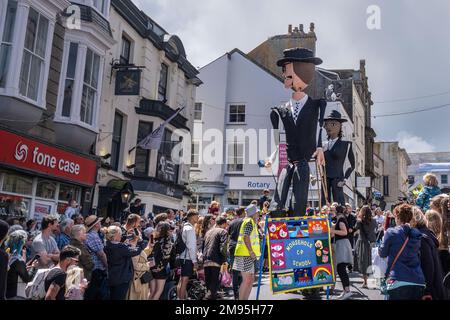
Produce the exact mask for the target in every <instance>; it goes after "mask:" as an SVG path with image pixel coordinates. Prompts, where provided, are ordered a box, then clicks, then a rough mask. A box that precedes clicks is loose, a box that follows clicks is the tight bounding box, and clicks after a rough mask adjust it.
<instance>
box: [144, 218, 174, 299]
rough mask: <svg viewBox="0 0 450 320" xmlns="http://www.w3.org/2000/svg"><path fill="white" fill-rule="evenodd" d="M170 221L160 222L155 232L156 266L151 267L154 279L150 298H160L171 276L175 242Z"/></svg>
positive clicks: (151, 283)
mask: <svg viewBox="0 0 450 320" xmlns="http://www.w3.org/2000/svg"><path fill="white" fill-rule="evenodd" d="M170 230H171V226H170V223H169V222H167V221H165V222H161V223H158V225H157V226H156V232H155V242H154V245H153V252H152V257H153V259H154V266H153V267H152V268H151V269H150V270H151V272H152V276H153V280H152V281H151V282H150V297H149V299H150V300H159V298H160V297H161V294H162V293H163V291H164V286H165V284H166V281H167V279H168V278H169V275H170V272H169V269H168V267H169V261H170V258H171V255H172V254H173V242H172V239H171V232H170Z"/></svg>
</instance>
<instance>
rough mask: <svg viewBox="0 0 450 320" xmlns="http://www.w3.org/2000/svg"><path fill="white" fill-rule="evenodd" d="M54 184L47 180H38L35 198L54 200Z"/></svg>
mask: <svg viewBox="0 0 450 320" xmlns="http://www.w3.org/2000/svg"><path fill="white" fill-rule="evenodd" d="M55 194H56V183H54V182H51V181H48V180H42V179H39V180H38V184H37V189H36V196H37V197H40V198H45V199H55Z"/></svg>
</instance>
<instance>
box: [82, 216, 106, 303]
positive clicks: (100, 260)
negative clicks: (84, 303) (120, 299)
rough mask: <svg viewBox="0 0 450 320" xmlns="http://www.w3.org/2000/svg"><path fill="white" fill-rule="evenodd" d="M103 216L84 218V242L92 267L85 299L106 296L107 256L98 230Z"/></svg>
mask: <svg viewBox="0 0 450 320" xmlns="http://www.w3.org/2000/svg"><path fill="white" fill-rule="evenodd" d="M102 220H103V218H99V217H97V216H94V215H91V216H89V217H87V218H86V221H85V223H86V224H85V225H86V231H87V234H86V241H85V242H84V244H85V246H86V248H87V249H88V251H89V253H90V255H91V257H92V261H93V262H94V267H93V270H92V274H91V280H90V282H89V286H88V287H87V289H86V292H85V294H84V299H85V300H106V299H107V297H108V286H107V281H106V278H107V268H108V263H107V258H106V254H105V251H104V245H103V241H102V240H101V239H100V235H99V231H100V228H101V227H102V226H101V222H102Z"/></svg>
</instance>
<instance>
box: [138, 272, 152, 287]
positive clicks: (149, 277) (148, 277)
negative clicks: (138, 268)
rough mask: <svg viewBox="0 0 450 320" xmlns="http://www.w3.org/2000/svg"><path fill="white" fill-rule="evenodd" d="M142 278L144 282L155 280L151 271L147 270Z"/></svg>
mask: <svg viewBox="0 0 450 320" xmlns="http://www.w3.org/2000/svg"><path fill="white" fill-rule="evenodd" d="M140 279H141V283H142V284H146V283H150V281H152V280H153V275H152V273H151V272H150V271H145V272H144V274H143V275H142V276H141V277H140Z"/></svg>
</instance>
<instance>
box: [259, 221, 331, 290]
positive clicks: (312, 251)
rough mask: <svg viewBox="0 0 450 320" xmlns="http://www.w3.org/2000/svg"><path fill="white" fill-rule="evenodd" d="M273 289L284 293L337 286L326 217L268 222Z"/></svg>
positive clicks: (268, 245) (268, 244)
mask: <svg viewBox="0 0 450 320" xmlns="http://www.w3.org/2000/svg"><path fill="white" fill-rule="evenodd" d="M267 223H268V237H267V242H268V243H267V248H268V250H269V252H268V257H269V268H270V285H271V288H272V292H273V293H274V294H277V293H285V292H292V291H298V290H303V289H307V288H318V287H323V286H330V285H333V284H334V283H335V274H334V268H333V259H332V253H331V237H330V224H329V220H328V219H327V218H326V217H296V218H269V219H268V222H267Z"/></svg>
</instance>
